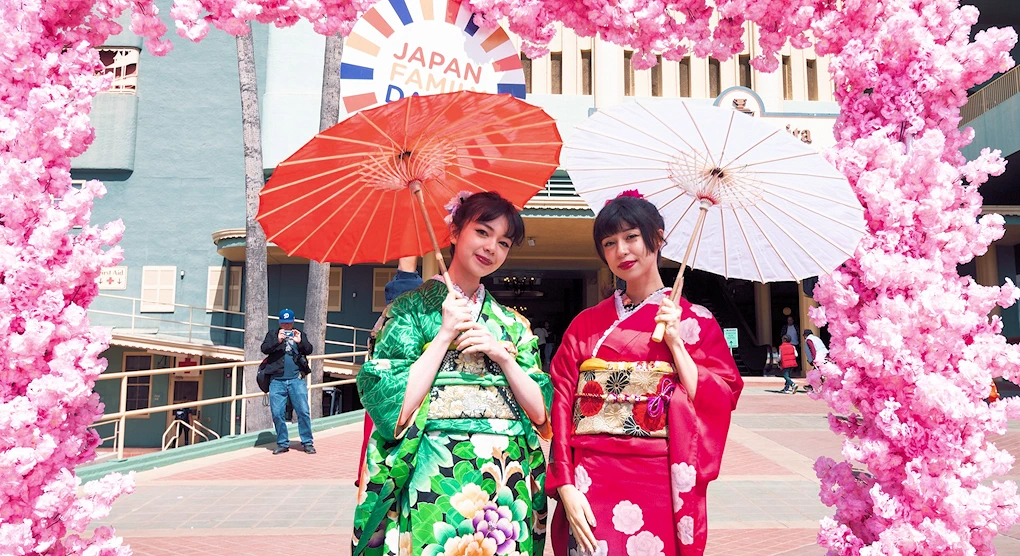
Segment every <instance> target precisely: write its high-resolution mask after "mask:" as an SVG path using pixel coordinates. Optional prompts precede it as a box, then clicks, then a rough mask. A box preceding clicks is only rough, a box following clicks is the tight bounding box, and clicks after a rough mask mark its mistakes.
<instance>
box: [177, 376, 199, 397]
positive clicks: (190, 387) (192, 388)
mask: <svg viewBox="0 0 1020 556" xmlns="http://www.w3.org/2000/svg"><path fill="white" fill-rule="evenodd" d="M197 401H198V381H197V380H175V381H174V401H173V403H185V402H197Z"/></svg>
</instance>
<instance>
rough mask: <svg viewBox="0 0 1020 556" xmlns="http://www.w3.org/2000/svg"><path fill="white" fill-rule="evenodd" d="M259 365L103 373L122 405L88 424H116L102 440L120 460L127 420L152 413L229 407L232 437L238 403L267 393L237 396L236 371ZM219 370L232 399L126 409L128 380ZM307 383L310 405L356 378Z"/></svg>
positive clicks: (351, 355)
mask: <svg viewBox="0 0 1020 556" xmlns="http://www.w3.org/2000/svg"><path fill="white" fill-rule="evenodd" d="M367 355H368V352H367V351H355V352H350V353H334V354H326V355H310V356H308V359H309V360H310V361H312V360H316V359H343V358H351V359H355V358H359V357H365V356H367ZM260 363H262V361H261V360H256V361H242V362H239V363H216V364H213V365H197V366H191V367H170V368H166V369H149V370H144V371H127V372H120V373H104V374H102V375H100V376H99V377H98V378H97V379H96V380H97V381H102V380H120V402H119V404H118V406H117V411H116V412H114V413H105V414H103V416H102V418H101V419H99V420H98V421H96V422H95V423H93V424H92V425H89V426H90V427H100V426H103V425H109V424H113V425H114V433H113V435H112V436H110V437H105V438H104V439H103V441H104V442H107V441H110V440H113V441H114V447H115V451H116V453H117V459H124V439H125V437H126V436H127V433H126V428H127V419H128V417H147V416H149V415H151V414H153V413H164V412H167V411H174V410H175V409H184V408H188V407H205V406H207V405H213V404H230V419H229V420H230V435H231V436H233V435H235V434H236V433H237V420H236V419H235V416H236V415H237V402H239V401H243V400H247V399H249V398H258V397H261V396H266V395H267V394H265V393H263V392H261V391H259V392H251V393H248V392H242V393H238V392H237V379H236V378H235V377H237V376H238V374H237V369H238V368H242V369H243V368H244V367H247V366H256V367H257V366H258V365H259V364H260ZM220 369H231V375H230V376H231V380H230V395H229V396H222V397H219V398H209V399H205V400H196V401H193V402H180V403H173V404H168V405H160V406H154V407H146V408H142V409H132V410H128V409H127V395H128V380H127V379H129V378H132V377H140V376H148V377H152V376H158V375H170V374H174V373H180V372H185V371H187V372H192V371H214V370H220ZM305 381H306V384H307V386H308V398H309V404H311V394H312V390H314V389H317V388H325V387H328V386H342V385H344V384H353V383H354V382H355V380H354V379H345V380H335V381H332V382H322V383H318V384H312V375H311V373H309V374H308V375H307V376H306V377H305ZM150 382H151V380H150ZM243 389H244V386H243V381H242V390H243ZM246 405H247V404H241V418H240V421H241V423H240V424H241V427H240V428H241V430H245V428H246V425H247V420H246V409H245V406H246Z"/></svg>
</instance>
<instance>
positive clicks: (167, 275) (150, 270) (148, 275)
mask: <svg viewBox="0 0 1020 556" xmlns="http://www.w3.org/2000/svg"><path fill="white" fill-rule="evenodd" d="M176 294H177V267H176V266H143V267H142V307H141V312H143V313H172V312H174V298H175V296H176Z"/></svg>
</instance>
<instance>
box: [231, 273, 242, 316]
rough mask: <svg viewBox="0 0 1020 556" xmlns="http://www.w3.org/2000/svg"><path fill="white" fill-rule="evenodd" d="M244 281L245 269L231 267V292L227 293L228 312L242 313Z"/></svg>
mask: <svg viewBox="0 0 1020 556" xmlns="http://www.w3.org/2000/svg"><path fill="white" fill-rule="evenodd" d="M243 280H244V267H242V266H232V267H230V280H229V281H228V282H227V283H228V284H229V290H228V291H227V310H228V311H235V312H240V311H241V287H242V285H243V283H242V281H243Z"/></svg>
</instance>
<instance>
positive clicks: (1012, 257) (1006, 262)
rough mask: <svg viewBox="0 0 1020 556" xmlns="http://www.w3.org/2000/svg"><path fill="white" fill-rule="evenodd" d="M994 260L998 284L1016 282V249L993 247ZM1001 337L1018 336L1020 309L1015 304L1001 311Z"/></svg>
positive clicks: (1019, 332) (1008, 246)
mask: <svg viewBox="0 0 1020 556" xmlns="http://www.w3.org/2000/svg"><path fill="white" fill-rule="evenodd" d="M995 260H996V262H997V264H998V266H999V284H1002V283H1003V282H1004V281H1005V279H1006V278H1009V279H1010V280H1013V281H1016V274H1017V272H1016V270H1017V267H1016V249H1015V248H1014V246H1012V245H1006V246H999V245H996V246H995ZM1002 335H1003V336H1005V337H1007V338H1012V337H1015V336H1020V307H1017V306H1016V305H1015V304H1014V305H1013V306H1011V307H1007V308H1005V309H1003V310H1002Z"/></svg>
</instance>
